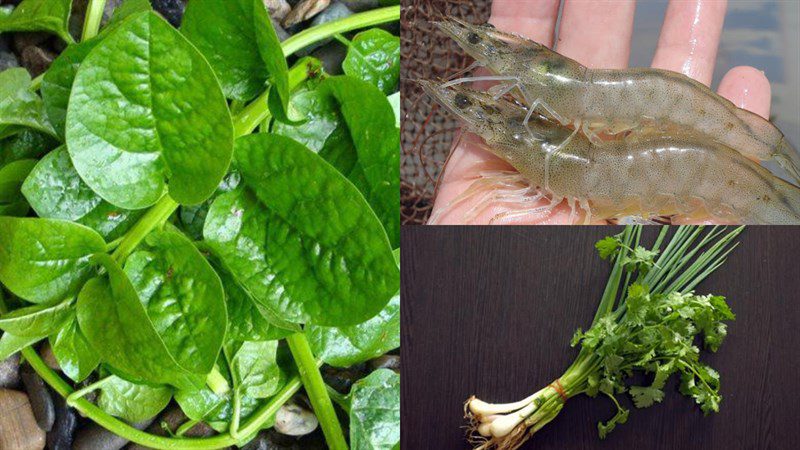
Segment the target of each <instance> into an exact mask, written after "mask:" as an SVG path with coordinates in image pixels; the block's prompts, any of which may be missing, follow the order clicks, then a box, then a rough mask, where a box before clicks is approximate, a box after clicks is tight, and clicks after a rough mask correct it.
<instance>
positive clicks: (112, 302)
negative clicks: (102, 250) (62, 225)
mask: <svg viewBox="0 0 800 450" xmlns="http://www.w3.org/2000/svg"><path fill="white" fill-rule="evenodd" d="M95 259H96V261H97V262H98V263H100V264H102V265H103V267H104V268H105V269H106V271H107V275H105V276H102V277H98V278H93V279H91V280H89V281H88V282H87V283H86V285H85V286H84V287H83V290H81V292H80V294H79V295H78V309H77V312H78V324H79V325H80V328H81V330H82V331H83V333H84V335H85V336H86V338H87V339H88V341H89V343H90V344H91V346H92V347H93V348H94V349H96V350H97V351H98V353H100V356H101V360H102V361H103V362H105V363H107V364H108V365H109V366H110V368H111V369H112V370H113V371H114V372H116V373H119V374H122V375H123V376H124V377H125V378H126V379H129V380H138V381H142V382H147V383H150V384H170V385H172V386H176V387H179V388H185V389H190V390H193V389H197V388H199V387H200V386H202V385H203V384H204V380H205V376H206V373H195V372H192V371H191V370H189V369H187V368H185V367H183V366H181V365H179V363H178V362H177V361H176V359H175V357H173V356H172V355H171V354H170V352H169V350H168V349H167V346H166V345H165V344H164V342H163V341H162V340H161V337H160V336H159V335H158V332H156V329H155V327H154V326H153V323H152V322H151V320H150V317H148V315H147V311H146V310H145V307H144V305H142V302H141V301H140V300H139V297H138V295H137V294H136V291H135V290H134V288H133V285H132V284H131V281H130V280H129V279H128V276H127V275H126V274H125V272H123V270H122V268H120V267H119V266H118V265H117V263H116V262H114V260H113V259H111V257H110V256H108V255H105V254H103V255H99V256H97V257H96V258H95ZM132 349H136V351H131V350H132Z"/></svg>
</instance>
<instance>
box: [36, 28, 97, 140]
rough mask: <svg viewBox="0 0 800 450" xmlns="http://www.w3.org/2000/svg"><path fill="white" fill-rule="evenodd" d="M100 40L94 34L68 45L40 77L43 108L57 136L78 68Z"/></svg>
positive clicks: (62, 134) (65, 120)
mask: <svg viewBox="0 0 800 450" xmlns="http://www.w3.org/2000/svg"><path fill="white" fill-rule="evenodd" d="M101 40H102V37H101V36H96V37H94V38H93V39H89V40H88V41H85V42H81V43H80V44H75V45H70V46H69V47H67V48H66V49H65V50H64V51H63V52H61V54H60V55H59V56H58V58H56V59H55V60H54V61H53V63H52V64H51V65H50V67H49V68H48V69H47V71H46V72H45V73H44V76H43V77H42V86H41V92H42V100H43V101H44V110H45V112H46V113H47V117H48V119H50V123H52V124H53V128H54V129H55V130H56V132H57V133H58V135H59V136H62V137H63V136H64V130H65V127H66V123H67V105H68V104H69V96H70V93H71V92H72V84H73V83H74V82H75V75H76V74H77V73H78V68H79V67H80V66H81V63H83V60H84V59H86V57H87V56H88V55H89V52H91V51H92V50H93V49H94V48H95V47H96V46H97V44H99V43H100V41H101Z"/></svg>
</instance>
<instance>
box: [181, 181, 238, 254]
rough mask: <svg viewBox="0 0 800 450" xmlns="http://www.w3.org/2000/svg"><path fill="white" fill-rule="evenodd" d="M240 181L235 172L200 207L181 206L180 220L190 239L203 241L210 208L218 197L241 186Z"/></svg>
mask: <svg viewBox="0 0 800 450" xmlns="http://www.w3.org/2000/svg"><path fill="white" fill-rule="evenodd" d="M239 181H240V177H239V173H238V172H237V171H235V170H233V171H231V172H230V173H228V175H226V176H225V178H223V179H222V182H221V183H220V184H219V187H217V190H216V191H215V192H214V194H213V195H212V196H211V198H209V199H208V200H206V201H204V202H203V203H201V204H199V205H184V206H181V208H180V210H179V213H178V218H179V219H180V223H181V225H182V228H183V231H185V232H186V233H187V234H188V236H189V237H190V238H192V239H194V240H198V241H199V240H202V239H203V225H204V224H205V222H206V215H208V208H209V207H211V203H212V202H213V200H214V199H215V198H217V195H219V194H222V193H224V192H230V191H232V190H234V189H236V187H237V186H239Z"/></svg>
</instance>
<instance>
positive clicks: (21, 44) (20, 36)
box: [13, 32, 50, 55]
mask: <svg viewBox="0 0 800 450" xmlns="http://www.w3.org/2000/svg"><path fill="white" fill-rule="evenodd" d="M13 36H14V38H13V43H14V51H15V52H16V53H17V54H18V55H21V54H22V52H23V51H24V50H25V49H26V48H28V47H33V46H36V45H42V44H44V43H45V42H47V40H48V39H50V35H49V34H47V33H41V32H20V33H14V35H13Z"/></svg>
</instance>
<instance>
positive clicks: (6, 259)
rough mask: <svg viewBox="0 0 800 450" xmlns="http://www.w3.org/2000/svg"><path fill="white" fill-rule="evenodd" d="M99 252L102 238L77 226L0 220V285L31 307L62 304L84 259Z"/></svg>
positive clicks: (85, 265) (84, 272)
mask: <svg viewBox="0 0 800 450" xmlns="http://www.w3.org/2000/svg"><path fill="white" fill-rule="evenodd" d="M105 249H106V243H105V242H104V241H103V238H102V237H101V236H100V235H99V234H97V233H96V232H95V231H94V230H92V229H90V228H87V227H84V226H83V225H79V224H76V223H71V222H64V221H60V220H51V219H30V218H11V217H0V282H2V283H3V284H5V286H6V287H7V288H8V290H10V291H11V292H13V293H14V294H16V295H17V296H19V297H21V298H23V299H25V300H28V301H31V302H33V303H48V302H54V301H57V300H62V299H64V298H66V297H68V296H70V295H74V294H75V293H76V292H77V291H78V289H79V288H80V286H81V284H82V283H83V281H85V280H86V278H87V277H88V276H89V273H90V270H91V264H90V262H89V259H90V257H91V256H92V255H93V254H95V253H99V252H104V251H105Z"/></svg>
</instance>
